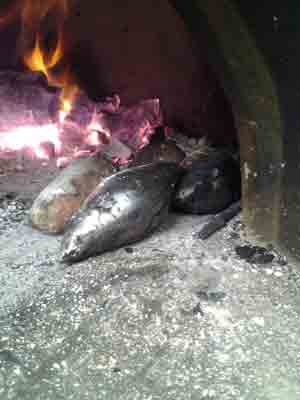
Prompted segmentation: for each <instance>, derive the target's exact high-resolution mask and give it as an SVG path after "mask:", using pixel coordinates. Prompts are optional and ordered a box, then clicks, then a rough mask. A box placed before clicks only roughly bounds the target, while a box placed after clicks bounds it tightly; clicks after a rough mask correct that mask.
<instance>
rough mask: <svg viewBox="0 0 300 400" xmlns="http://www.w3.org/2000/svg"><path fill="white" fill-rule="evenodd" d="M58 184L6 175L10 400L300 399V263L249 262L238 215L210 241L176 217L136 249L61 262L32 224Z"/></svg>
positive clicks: (4, 307) (0, 257)
mask: <svg viewBox="0 0 300 400" xmlns="http://www.w3.org/2000/svg"><path fill="white" fill-rule="evenodd" d="M33 172H34V173H33ZM53 174H54V172H53V171H51V169H49V168H43V169H34V171H29V173H26V172H20V173H18V174H17V175H10V176H2V177H1V178H0V179H1V180H0V192H1V193H2V200H1V198H0V264H1V268H0V282H1V285H0V399H1V400H2V399H3V400H6V399H20V400H35V399H41V400H47V399H50V400H58V399H74V400H77V399H78V400H84V399H87V400H92V399H95V400H96V399H97V400H102V399H103V400H104V399H105V400H108V399H109V400H119V399H122V400H134V399H136V400H150V399H151V400H161V399H164V400H174V399H176V400H181V399H182V400H188V399H191V400H192V399H193V400H219V399H222V400H227V399H228V400H229V399H230V400H232V399H238V400H246V399H247V400H248V399H249V400H254V399H255V400H260V399H261V400H277V399H278V400H285V399H289V400H293V399H299V398H300V374H299V371H300V369H299V368H300V356H299V354H300V318H299V312H300V296H299V291H300V273H299V270H297V266H296V265H291V264H285V263H283V262H279V261H280V260H278V257H275V259H274V261H272V263H269V264H263V265H255V264H250V263H247V262H246V261H244V260H241V259H240V258H239V257H238V256H237V255H236V252H235V247H236V246H237V245H240V244H245V243H246V240H245V239H244V238H243V229H242V227H241V225H240V224H239V221H238V219H235V220H234V221H233V222H232V223H230V224H229V226H228V227H227V228H226V229H224V230H222V231H220V232H218V233H217V234H215V235H214V236H213V237H212V238H210V239H209V240H207V241H205V242H203V241H201V240H200V239H198V238H197V237H196V236H195V233H196V232H197V231H198V230H199V228H200V226H201V224H203V222H204V221H205V220H206V217H195V216H175V215H171V216H170V218H169V221H168V222H167V223H166V224H165V225H164V226H163V227H162V228H161V229H160V231H159V232H157V233H155V234H154V235H152V236H151V237H149V238H148V239H146V240H144V241H142V242H140V243H138V244H135V245H134V246H130V248H126V249H120V250H117V251H114V252H111V253H106V254H104V255H102V256H99V257H96V258H93V259H90V260H88V261H85V262H81V263H78V264H76V265H73V266H65V265H63V264H60V262H59V255H60V251H59V244H60V237H55V236H47V235H44V234H41V233H40V232H38V231H35V230H33V229H32V228H31V227H30V226H29V225H28V224H27V222H26V211H27V210H28V208H29V207H30V203H31V199H32V198H33V197H34V196H35V195H36V194H37V193H38V192H39V190H40V189H41V188H42V187H43V186H45V185H46V184H47V182H48V181H49V180H50V179H51V178H52V177H53ZM11 191H14V192H15V194H16V195H17V197H16V198H14V199H12V200H7V199H6V197H5V196H4V195H3V193H4V192H11ZM0 197H1V196H0ZM4 197H5V200H3V198H4ZM12 197H14V196H12ZM1 201H2V203H1ZM6 203H7V204H8V207H7V204H6ZM1 204H2V205H1Z"/></svg>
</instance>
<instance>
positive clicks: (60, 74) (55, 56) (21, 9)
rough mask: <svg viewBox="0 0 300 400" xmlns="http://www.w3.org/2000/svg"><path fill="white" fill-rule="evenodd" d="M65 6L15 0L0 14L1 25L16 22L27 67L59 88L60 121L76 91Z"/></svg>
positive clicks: (49, 0) (55, 1) (64, 1)
mask: <svg viewBox="0 0 300 400" xmlns="http://www.w3.org/2000/svg"><path fill="white" fill-rule="evenodd" d="M69 3H70V0H15V1H14V2H13V4H12V6H11V7H10V9H8V11H7V13H6V15H3V16H2V15H0V24H1V25H3V24H6V23H8V22H10V21H11V20H13V19H15V18H19V19H20V21H21V33H20V35H21V36H20V43H21V52H22V58H23V62H24V64H25V65H26V66H27V68H28V69H30V70H31V71H34V72H41V73H43V74H44V75H45V76H46V78H47V80H48V83H49V85H51V86H56V87H59V88H61V89H62V92H61V98H60V115H59V120H60V122H63V120H64V119H65V117H66V116H67V115H68V113H69V112H70V111H71V109H72V105H73V103H74V100H75V98H76V96H77V94H78V92H79V88H78V86H77V84H76V79H75V77H74V75H73V74H72V73H71V68H70V65H69V64H68V59H67V58H68V54H67V53H68V51H67V49H66V46H67V45H68V43H67V40H66V29H65V25H66V21H67V18H68V16H69V14H70V4H69ZM49 27H50V28H51V33H52V34H53V33H54V34H55V36H56V40H54V43H52V46H51V48H50V49H49V48H48V47H49V46H47V45H46V41H47V40H46V38H47V34H49Z"/></svg>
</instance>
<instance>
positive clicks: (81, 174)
mask: <svg viewBox="0 0 300 400" xmlns="http://www.w3.org/2000/svg"><path fill="white" fill-rule="evenodd" d="M114 171H115V168H114V166H113V165H112V163H111V162H109V161H107V160H105V159H104V158H103V157H100V156H99V155H98V156H93V157H88V158H80V159H77V160H74V161H73V162H72V163H71V164H70V165H69V166H68V167H67V168H66V169H64V170H63V171H62V172H61V173H60V174H59V175H58V176H57V178H56V179H55V180H54V181H53V182H52V183H50V184H49V185H48V186H47V187H46V188H45V189H44V190H43V191H42V192H41V193H40V195H39V196H38V197H37V199H36V200H35V202H34V204H33V206H32V208H31V211H30V220H31V223H32V225H33V226H34V227H35V228H37V229H40V230H41V231H44V232H48V233H60V232H62V231H63V230H64V228H65V225H66V223H67V222H68V221H69V219H70V217H71V216H72V215H73V213H74V212H75V211H77V209H78V208H79V207H80V206H81V204H82V202H83V201H84V200H85V199H86V197H87V196H88V195H89V194H90V193H91V192H92V191H93V190H94V189H95V187H96V186H97V185H98V184H99V182H101V181H102V179H104V178H105V177H107V176H110V175H112V174H113V173H114Z"/></svg>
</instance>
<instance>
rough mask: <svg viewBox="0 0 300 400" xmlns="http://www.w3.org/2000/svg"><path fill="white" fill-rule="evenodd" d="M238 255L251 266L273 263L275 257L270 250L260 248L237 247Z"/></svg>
mask: <svg viewBox="0 0 300 400" xmlns="http://www.w3.org/2000/svg"><path fill="white" fill-rule="evenodd" d="M235 251H236V254H237V255H238V256H239V257H240V258H241V259H242V260H246V261H247V262H249V263H250V264H268V263H271V262H272V261H273V260H274V258H275V256H274V254H272V253H271V252H270V251H269V250H268V249H266V248H264V247H260V246H250V245H244V246H237V247H236V249H235Z"/></svg>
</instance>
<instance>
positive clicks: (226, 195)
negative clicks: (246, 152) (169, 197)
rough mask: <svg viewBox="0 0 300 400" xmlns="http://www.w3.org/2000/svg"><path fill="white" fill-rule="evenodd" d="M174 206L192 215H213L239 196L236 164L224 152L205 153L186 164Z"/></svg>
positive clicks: (239, 180)
mask: <svg viewBox="0 0 300 400" xmlns="http://www.w3.org/2000/svg"><path fill="white" fill-rule="evenodd" d="M185 164H186V172H185V174H184V175H183V177H182V179H181V181H180V182H179V184H178V186H177V190H176V193H175V196H174V199H173V206H174V208H175V209H176V210H178V211H183V212H186V213H191V214H215V213H218V212H220V211H221V210H223V209H224V208H226V207H228V206H229V205H230V204H231V203H233V202H234V201H237V200H239V199H240V196H241V176H240V169H239V163H238V162H237V161H236V160H235V159H234V158H233V156H232V155H231V154H228V153H227V152H226V151H212V150H210V151H208V152H207V153H206V154H198V155H197V158H192V159H191V160H186V161H185Z"/></svg>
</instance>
